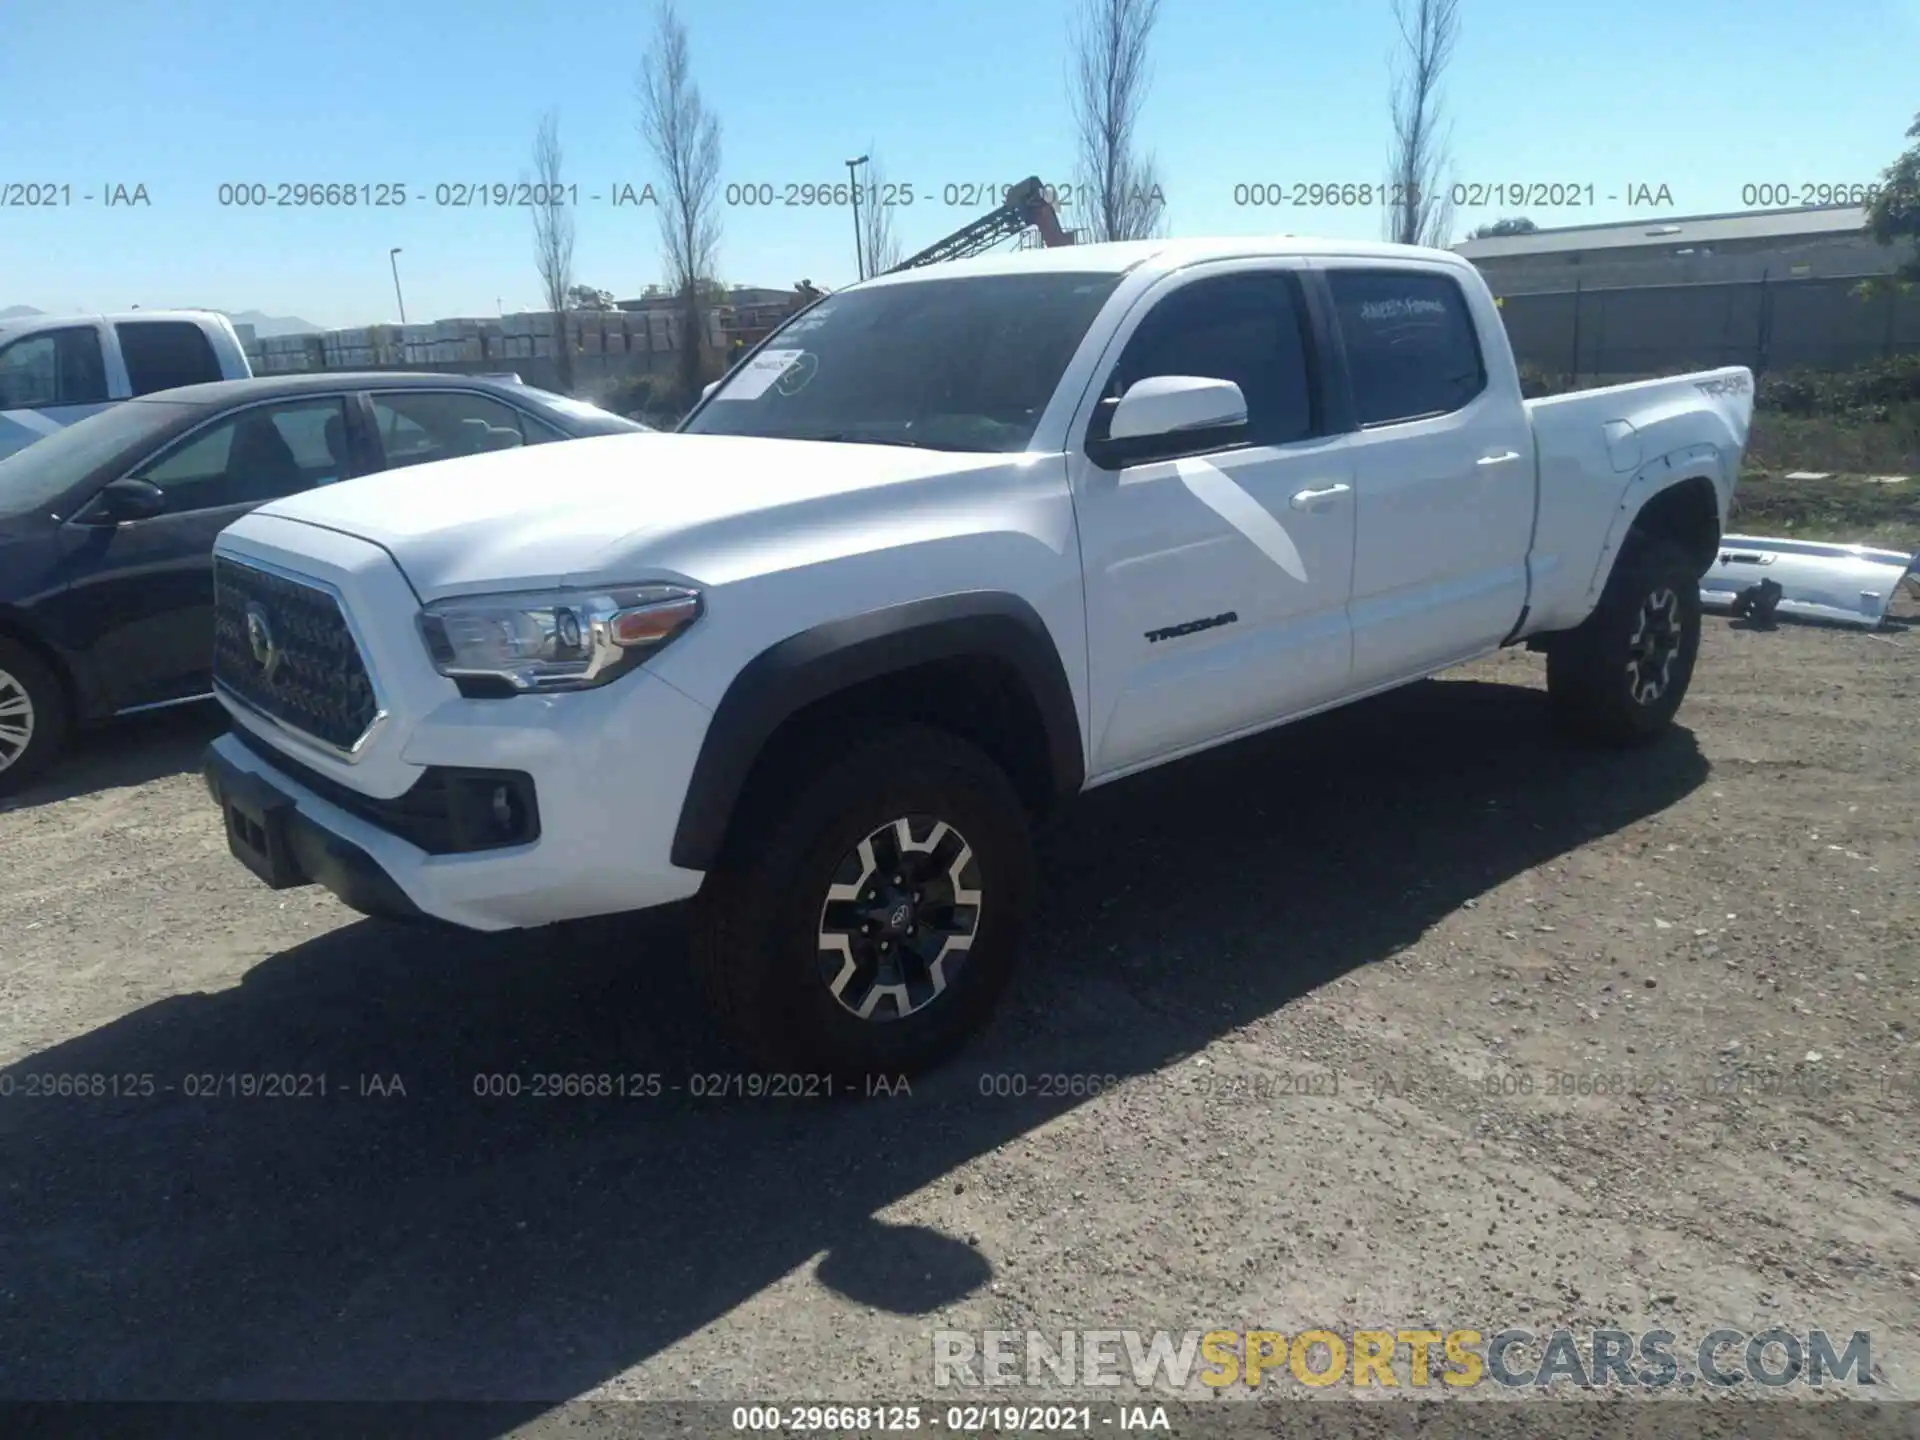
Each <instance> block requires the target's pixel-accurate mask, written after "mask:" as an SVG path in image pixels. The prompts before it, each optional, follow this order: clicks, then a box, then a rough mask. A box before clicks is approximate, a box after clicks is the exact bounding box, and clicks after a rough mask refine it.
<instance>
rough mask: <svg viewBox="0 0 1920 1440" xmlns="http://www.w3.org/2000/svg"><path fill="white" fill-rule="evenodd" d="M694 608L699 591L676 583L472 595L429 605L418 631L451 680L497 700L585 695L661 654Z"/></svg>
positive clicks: (697, 615) (694, 612)
mask: <svg viewBox="0 0 1920 1440" xmlns="http://www.w3.org/2000/svg"><path fill="white" fill-rule="evenodd" d="M700 608H701V607H700V592H699V591H697V590H688V589H686V588H684V587H683V586H679V585H633V586H619V587H610V588H608V589H605V590H592V591H588V590H551V591H544V592H538V593H530V594H520V595H469V596H461V597H459V598H457V599H453V600H440V601H436V602H435V603H434V604H432V605H429V606H427V607H426V609H425V610H424V611H422V612H421V615H420V631H421V633H422V635H424V636H425V637H426V642H427V652H428V654H430V655H431V656H432V657H433V664H434V668H435V669H437V670H438V671H439V672H440V673H441V674H442V675H446V676H449V677H451V678H453V679H455V680H472V681H477V682H479V683H480V685H481V686H482V687H483V688H484V689H491V690H493V691H495V693H500V694H507V693H514V692H521V691H554V690H589V689H592V688H593V687H594V686H596V685H604V684H606V683H607V682H608V681H609V680H613V679H617V678H618V677H619V676H621V675H624V674H626V673H627V671H629V670H632V669H634V668H635V667H636V666H638V665H640V664H641V663H642V662H644V661H645V660H646V658H647V657H648V656H649V655H653V654H657V653H658V652H659V651H660V650H661V649H662V648H663V647H664V646H665V645H666V644H667V643H668V642H669V641H671V640H672V639H673V638H674V637H675V636H676V635H678V634H679V633H680V632H681V631H682V630H685V629H686V628H687V626H689V625H691V624H692V623H693V622H694V621H695V620H697V619H699V618H700ZM462 688H465V687H464V686H463V687H462Z"/></svg>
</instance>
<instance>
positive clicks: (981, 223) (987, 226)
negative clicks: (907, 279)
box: [727, 175, 1074, 362]
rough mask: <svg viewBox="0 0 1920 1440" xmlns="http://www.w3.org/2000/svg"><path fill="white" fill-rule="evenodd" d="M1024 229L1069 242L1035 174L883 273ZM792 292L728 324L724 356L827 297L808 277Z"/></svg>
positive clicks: (963, 253) (956, 255)
mask: <svg viewBox="0 0 1920 1440" xmlns="http://www.w3.org/2000/svg"><path fill="white" fill-rule="evenodd" d="M1029 230H1033V231H1037V232H1038V233H1039V236H1040V243H1041V244H1042V245H1043V246H1047V247H1052V246H1055V245H1071V244H1073V240H1074V237H1073V234H1072V232H1070V231H1068V230H1066V229H1064V228H1062V226H1061V224H1060V217H1059V216H1058V215H1057V214H1055V213H1054V209H1053V204H1052V202H1051V201H1049V200H1048V199H1047V195H1046V186H1044V185H1042V184H1041V183H1040V177H1039V176H1038V175H1029V176H1028V177H1027V178H1026V179H1024V180H1022V181H1021V182H1020V183H1019V184H1018V185H1015V186H1014V187H1013V188H1012V189H1011V190H1009V191H1007V198H1006V200H1005V202H1004V203H1002V204H1001V205H1000V206H999V207H998V208H997V209H994V210H989V211H988V212H987V213H986V214H985V215H982V216H981V217H980V218H979V219H978V220H973V221H970V222H969V223H967V224H965V225H962V226H961V227H960V228H959V229H958V230H956V231H954V232H953V234H951V235H949V236H947V237H946V238H945V239H943V240H936V241H934V243H933V244H931V245H929V246H928V247H927V248H926V249H924V250H922V251H921V252H920V253H919V254H918V255H914V256H911V257H909V258H908V259H905V260H902V261H901V262H900V263H899V264H898V265H895V266H894V267H893V269H891V270H887V271H884V272H882V273H884V274H887V275H892V274H894V273H895V272H896V271H900V270H913V269H917V268H918V267H919V266H922V265H938V264H939V263H940V262H941V261H942V260H964V259H965V258H966V257H967V256H969V255H978V254H979V253H980V252H981V251H983V250H990V249H992V248H993V247H994V246H995V245H998V244H999V243H1000V242H1001V241H1003V240H1008V239H1011V238H1012V237H1013V236H1015V235H1024V234H1025V233H1026V232H1027V231H1029ZM793 292H794V293H793V299H792V300H791V301H789V302H788V304H787V306H786V307H785V309H784V311H783V312H782V313H779V314H777V315H774V316H767V315H764V314H757V315H754V316H753V317H752V323H751V324H744V325H741V324H736V325H734V326H732V327H729V328H730V331H731V341H730V344H729V345H728V349H727V355H728V359H729V361H730V362H731V361H736V360H738V359H739V358H740V356H742V355H744V354H746V353H747V352H748V351H749V350H751V349H753V347H754V346H756V345H758V344H759V343H760V342H761V341H762V340H764V339H766V337H767V336H768V335H769V334H771V333H772V332H773V330H774V328H775V327H776V326H779V325H782V324H784V323H786V321H787V320H789V319H791V318H792V317H793V316H795V315H798V314H799V313H800V312H801V311H803V310H806V309H808V308H809V307H811V306H813V305H815V304H817V303H818V302H819V301H821V300H823V299H825V298H826V296H827V292H826V291H824V290H822V289H821V288H820V287H819V286H817V285H815V284H814V283H813V282H812V281H811V280H802V281H801V282H800V283H799V284H797V285H795V286H794V287H793Z"/></svg>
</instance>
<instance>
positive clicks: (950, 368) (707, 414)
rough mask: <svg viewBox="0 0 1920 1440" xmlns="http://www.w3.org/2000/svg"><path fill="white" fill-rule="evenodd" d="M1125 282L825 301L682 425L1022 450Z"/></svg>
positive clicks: (959, 283)
mask: <svg viewBox="0 0 1920 1440" xmlns="http://www.w3.org/2000/svg"><path fill="white" fill-rule="evenodd" d="M1119 283H1120V276H1119V275H1117V274H1103V275H1088V274H1067V273H1045V274H1027V275H980V276H970V277H967V278H965V279H958V280H914V281H909V282H907V283H905V284H888V285H880V286H876V287H874V288H872V289H866V290H854V291H850V292H848V293H846V294H842V295H833V296H829V297H828V298H827V299H825V300H822V301H821V302H820V303H819V304H817V305H815V306H814V307H813V308H812V309H810V310H807V311H805V312H803V313H802V314H800V315H798V316H796V317H795V318H794V319H793V320H792V321H791V322H789V323H788V324H787V326H786V327H785V328H784V329H782V330H781V331H779V332H778V333H777V334H775V335H774V336H773V338H772V340H771V341H769V342H768V344H767V346H766V348H765V349H763V350H761V351H760V352H759V353H758V354H756V355H755V356H753V358H752V359H750V360H748V361H747V362H746V363H745V364H744V365H742V366H741V367H740V368H739V369H738V370H737V371H736V372H735V373H734V375H733V376H732V378H730V379H729V380H727V381H726V382H725V383H724V384H723V385H722V386H721V387H720V389H719V390H717V391H715V392H714V395H713V398H712V399H711V400H709V401H708V402H707V404H705V405H703V406H701V407H700V409H699V410H698V411H697V412H696V413H695V414H694V415H693V416H691V417H690V418H689V419H688V421H687V423H686V424H685V425H684V426H683V427H682V428H683V429H684V430H686V431H688V432H689V433H694V434H705V435H764V436H773V437H778V438H782V439H789V440H846V441H856V442H865V443H869V444H883V445H885V444H892V445H924V446H926V447H928V448H930V449H935V450H973V451H1018V450H1024V449H1026V448H1027V446H1028V444H1029V443H1030V442H1031V441H1032V439H1033V432H1034V429H1035V427H1036V426H1038V425H1039V423H1040V413H1041V411H1043V410H1044V409H1045V408H1046V405H1047V401H1048V400H1049V399H1051V398H1052V396H1053V391H1054V387H1055V386H1056V385H1058V384H1059V383H1060V376H1061V374H1062V373H1063V372H1064V371H1065V370H1066V368H1067V362H1068V361H1069V360H1071V359H1072V358H1073V352H1074V350H1075V348H1076V347H1078V345H1079V344H1080V341H1081V339H1082V337H1083V336H1085V334H1086V333H1087V327H1088V326H1090V325H1091V324H1092V323H1093V317H1094V316H1095V315H1097V314H1098V313H1099V311H1100V307H1101V306H1102V305H1104V304H1105V303H1106V301H1107V297H1108V296H1109V295H1111V294H1112V293H1113V291H1114V289H1115V287H1116V286H1117V285H1118V284H1119Z"/></svg>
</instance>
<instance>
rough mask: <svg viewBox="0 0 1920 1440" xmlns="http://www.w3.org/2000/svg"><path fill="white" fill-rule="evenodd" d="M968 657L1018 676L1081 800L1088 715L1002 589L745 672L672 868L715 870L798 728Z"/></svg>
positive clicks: (962, 597)
mask: <svg viewBox="0 0 1920 1440" xmlns="http://www.w3.org/2000/svg"><path fill="white" fill-rule="evenodd" d="M970 656H971V657H987V658H992V659H995V660H1001V661H1004V662H1006V663H1007V664H1009V665H1011V666H1012V667H1013V669H1014V671H1015V672H1016V673H1017V674H1018V675H1019V676H1020V678H1021V680H1022V681H1023V682H1024V684H1025V685H1026V688H1027V692H1028V694H1029V695H1030V696H1031V698H1032V700H1033V702H1034V706H1035V708H1036V709H1037V710H1038V712H1039V715H1040V723H1041V725H1042V727H1043V728H1044V730H1045V732H1046V738H1047V760H1048V769H1049V773H1050V774H1051V776H1052V780H1053V789H1054V791H1055V792H1056V798H1059V799H1066V798H1069V797H1071V796H1073V795H1076V794H1078V793H1079V791H1080V789H1081V787H1082V785H1083V784H1084V783H1085V779H1086V756H1085V752H1084V749H1083V746H1082V741H1081V733H1080V714H1079V707H1078V706H1077V705H1076V703H1075V701H1074V697H1073V688H1072V686H1071V684H1070V683H1069V682H1068V679H1067V671H1066V667H1065V665H1064V664H1063V663H1062V661H1061V658H1060V652H1059V649H1058V647H1057V646H1056V645H1055V643H1054V640H1053V635H1052V632H1051V631H1049V630H1048V629H1047V626H1046V622H1045V621H1043V620H1042V619H1041V618H1040V614H1039V612H1038V611H1037V610H1035V609H1034V608H1033V606H1032V605H1031V604H1029V603H1028V602H1027V601H1026V600H1024V599H1022V598H1021V597H1020V596H1018V595H1014V594H1010V593H1008V592H1005V591H997V590H976V591H969V592H966V593H964V594H959V595H943V596H938V597H936V598H933V599H929V600H913V601H908V602H906V603H905V604H900V605H889V606H886V607H884V608H882V609H879V610H874V611H870V612H868V613H867V614H864V615H856V616H852V617H850V618H848V619H845V620H833V621H828V622H827V623H825V624H822V625H816V626H814V627H813V628H812V629H809V630H802V631H800V632H799V633H798V634H796V635H790V636H788V637H787V638H786V639H784V640H781V641H779V642H777V643H776V644H774V645H771V646H769V647H768V648H767V649H765V650H763V651H761V652H760V653H759V654H758V655H756V656H754V658H753V659H751V660H749V661H748V662H747V663H746V664H745V665H744V666H742V667H741V669H740V671H739V673H738V674H736V675H735V676H734V677H733V681H732V683H731V684H729V685H728V687H727V691H726V694H724V695H723V696H721V698H720V703H719V704H718V705H717V706H715V707H714V712H713V719H712V721H711V722H710V723H709V724H708V726H707V734H706V738H705V739H704V740H702V741H701V744H700V754H699V758H698V759H697V760H695V762H694V766H693V773H692V775H691V777H690V778H689V779H688V782H687V793H686V798H685V799H684V800H683V801H682V802H681V806H680V819H679V822H678V824H677V825H676V826H675V828H674V832H673V845H672V850H671V852H670V858H671V859H672V862H673V864H674V865H675V866H677V867H679V868H680V869H683V870H707V869H711V868H712V866H713V864H714V861H715V860H716V859H717V857H718V856H719V853H720V846H721V842H722V841H723V840H724V838H725V836H726V833H727V827H728V825H729V823H730V822H731V820H732V818H733V813H734V809H735V806H736V805H737V804H738V803H739V800H740V795H741V791H742V790H743V789H744V788H745V785H746V781H747V776H748V775H749V773H751V771H752V769H753V766H754V763H755V762H756V761H757V760H758V759H759V758H760V755H761V753H762V751H763V750H764V749H765V748H766V744H767V741H768V740H769V739H770V738H771V737H772V736H773V733H774V732H775V731H776V730H777V729H778V728H779V727H780V726H781V725H782V724H784V723H785V722H786V721H787V720H788V719H789V718H790V717H792V716H793V715H795V714H796V713H798V712H799V711H800V710H802V709H804V708H806V707H807V706H808V705H812V704H814V703H815V702H816V701H820V700H824V699H826V698H828V697H829V696H831V695H834V694H836V693H838V692H840V691H842V690H845V689H847V688H848V687H850V686H853V685H858V684H860V683H862V682H863V681H868V680H877V679H879V678H880V677H882V676H884V675H888V674H891V673H893V672H895V671H900V670H905V669H908V668H910V667H912V666H915V665H924V664H926V663H928V662H929V661H936V660H948V659H959V658H962V657H970Z"/></svg>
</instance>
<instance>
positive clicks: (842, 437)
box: [805, 430, 947, 450]
mask: <svg viewBox="0 0 1920 1440" xmlns="http://www.w3.org/2000/svg"><path fill="white" fill-rule="evenodd" d="M805 438H806V439H808V440H824V441H826V442H827V443H828V444H839V445H904V446H905V447H907V448H908V449H909V450H944V449H946V448H947V447H946V446H944V445H929V444H928V443H927V442H926V441H924V440H909V439H907V438H905V437H904V436H899V435H857V434H855V433H854V432H853V431H851V430H832V431H829V432H828V433H827V434H825V435H808V436H806V437H805Z"/></svg>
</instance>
